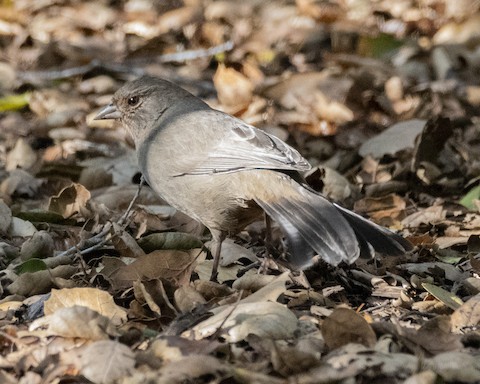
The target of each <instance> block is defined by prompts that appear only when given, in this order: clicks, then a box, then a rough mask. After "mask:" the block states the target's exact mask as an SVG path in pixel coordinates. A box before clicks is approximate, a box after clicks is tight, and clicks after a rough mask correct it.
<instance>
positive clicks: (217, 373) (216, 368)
mask: <svg viewBox="0 0 480 384" xmlns="http://www.w3.org/2000/svg"><path fill="white" fill-rule="evenodd" d="M179 367H181V369H179ZM232 371H233V368H230V367H229V366H228V365H227V364H225V363H223V362H221V361H220V360H218V359H216V358H215V357H213V356H208V355H204V354H201V355H191V356H186V357H183V358H182V359H179V360H174V361H171V362H170V363H168V364H165V365H164V366H163V367H162V368H161V369H160V371H159V372H158V373H156V376H155V377H157V378H160V381H157V380H155V382H156V383H158V384H181V383H188V382H198V381H200V380H202V379H201V378H204V377H208V378H209V379H211V381H219V380H222V378H225V377H229V376H230V375H232V373H233V372H232Z"/></svg>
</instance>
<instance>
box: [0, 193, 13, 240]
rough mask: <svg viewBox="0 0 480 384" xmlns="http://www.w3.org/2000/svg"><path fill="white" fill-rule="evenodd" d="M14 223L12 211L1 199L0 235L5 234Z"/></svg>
mask: <svg viewBox="0 0 480 384" xmlns="http://www.w3.org/2000/svg"><path fill="white" fill-rule="evenodd" d="M11 223H12V210H11V209H10V207H9V206H8V205H7V204H5V202H4V201H3V199H0V233H1V234H5V233H6V232H7V231H8V228H9V227H10V224H11Z"/></svg>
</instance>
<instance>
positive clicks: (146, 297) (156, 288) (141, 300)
mask: <svg viewBox="0 0 480 384" xmlns="http://www.w3.org/2000/svg"><path fill="white" fill-rule="evenodd" d="M133 292H134V295H135V299H136V302H137V303H138V304H139V305H141V306H142V307H143V309H145V307H146V306H148V308H149V309H150V311H151V312H153V313H154V314H156V315H157V316H158V317H160V316H162V317H164V318H175V316H176V315H177V311H176V310H175V307H174V306H173V305H172V303H170V299H169V298H168V296H167V292H166V291H165V287H164V284H163V282H162V280H160V279H152V280H144V281H135V282H134V283H133ZM143 312H144V313H145V314H146V311H145V310H144V311H143Z"/></svg>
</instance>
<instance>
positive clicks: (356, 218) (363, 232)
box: [334, 204, 413, 256]
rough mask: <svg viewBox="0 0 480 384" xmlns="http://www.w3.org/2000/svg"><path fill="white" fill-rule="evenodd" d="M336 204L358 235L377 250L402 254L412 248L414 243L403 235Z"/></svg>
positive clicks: (397, 254)
mask: <svg viewBox="0 0 480 384" xmlns="http://www.w3.org/2000/svg"><path fill="white" fill-rule="evenodd" d="M334 206H335V207H336V208H337V209H338V210H339V211H340V213H341V214H342V215H343V216H344V217H345V218H346V219H347V221H348V222H349V223H350V225H351V226H352V228H353V230H354V231H355V233H356V234H357V236H358V237H362V238H364V239H366V240H367V241H368V243H370V244H371V245H372V247H373V248H374V249H375V250H376V251H377V252H379V253H384V254H386V255H391V256H400V255H403V254H404V253H405V252H407V251H410V250H412V248H413V246H412V244H411V243H410V242H409V241H408V240H405V239H404V238H403V237H402V236H400V235H397V234H396V233H393V232H392V231H390V230H388V229H386V228H384V227H381V226H380V225H377V224H375V223H373V222H371V221H370V220H367V219H365V218H364V217H362V216H360V215H358V214H356V213H355V212H352V211H349V210H348V209H346V208H343V207H341V206H339V205H337V204H334Z"/></svg>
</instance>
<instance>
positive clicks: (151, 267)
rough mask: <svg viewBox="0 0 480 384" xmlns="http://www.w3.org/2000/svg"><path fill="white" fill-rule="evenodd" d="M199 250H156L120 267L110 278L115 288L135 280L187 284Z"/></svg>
mask: <svg viewBox="0 0 480 384" xmlns="http://www.w3.org/2000/svg"><path fill="white" fill-rule="evenodd" d="M199 254H200V250H198V249H192V250H190V251H177V250H158V251H153V252H151V253H149V254H147V255H144V256H140V257H139V258H138V259H136V260H135V261H134V262H133V263H132V264H129V265H126V266H124V267H120V268H119V269H118V270H116V271H115V272H114V273H113V274H112V275H111V276H110V279H112V281H114V284H115V286H117V287H128V286H130V285H132V283H133V281H135V280H142V279H143V280H152V279H159V278H161V279H165V280H167V281H170V282H172V283H173V284H174V285H176V286H182V285H185V284H188V282H189V281H190V275H191V273H192V271H193V268H195V265H196V262H197V256H198V255H199Z"/></svg>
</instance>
